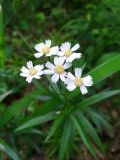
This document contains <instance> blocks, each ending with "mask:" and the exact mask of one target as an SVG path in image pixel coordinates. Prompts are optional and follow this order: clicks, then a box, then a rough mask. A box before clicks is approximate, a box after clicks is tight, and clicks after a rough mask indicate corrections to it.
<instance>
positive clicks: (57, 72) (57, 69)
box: [44, 57, 72, 83]
mask: <svg viewBox="0 0 120 160" xmlns="http://www.w3.org/2000/svg"><path fill="white" fill-rule="evenodd" d="M71 65H72V64H71V63H65V58H64V57H55V58H54V64H52V63H50V62H47V63H46V65H45V66H46V67H47V68H48V69H47V70H45V71H44V73H45V74H51V75H53V76H52V78H51V80H52V82H54V83H56V82H57V81H58V80H59V78H60V79H61V80H62V81H65V76H66V72H65V70H66V69H68V68H69V67H71Z"/></svg>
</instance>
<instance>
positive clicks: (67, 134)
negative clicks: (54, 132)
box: [58, 119, 73, 160]
mask: <svg viewBox="0 0 120 160" xmlns="http://www.w3.org/2000/svg"><path fill="white" fill-rule="evenodd" d="M72 125H73V123H72V121H71V120H70V119H69V120H67V121H66V123H65V126H64V130H63V134H62V138H61V144H60V150H59V156H58V160H63V159H64V155H65V153H66V151H67V149H68V146H69V141H70V139H71V133H72V129H73V126H72Z"/></svg>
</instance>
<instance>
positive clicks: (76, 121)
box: [71, 115, 96, 158]
mask: <svg viewBox="0 0 120 160" xmlns="http://www.w3.org/2000/svg"><path fill="white" fill-rule="evenodd" d="M71 119H72V120H73V123H74V125H75V127H76V129H77V131H78V133H79V135H80V137H81V139H82V141H83V143H84V144H85V145H86V147H87V148H88V150H89V151H90V153H91V154H92V155H93V156H94V157H95V158H96V152H95V149H94V147H93V145H92V143H91V142H90V139H89V137H88V135H87V133H86V132H85V129H84V127H83V125H82V123H81V122H80V120H79V119H78V118H77V117H76V115H71Z"/></svg>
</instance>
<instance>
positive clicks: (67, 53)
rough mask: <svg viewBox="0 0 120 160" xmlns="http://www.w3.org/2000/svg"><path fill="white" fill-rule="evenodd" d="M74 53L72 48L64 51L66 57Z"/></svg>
mask: <svg viewBox="0 0 120 160" xmlns="http://www.w3.org/2000/svg"><path fill="white" fill-rule="evenodd" d="M71 54H72V51H71V50H70V49H66V51H65V52H64V55H65V56H66V57H69V56H70V55H71Z"/></svg>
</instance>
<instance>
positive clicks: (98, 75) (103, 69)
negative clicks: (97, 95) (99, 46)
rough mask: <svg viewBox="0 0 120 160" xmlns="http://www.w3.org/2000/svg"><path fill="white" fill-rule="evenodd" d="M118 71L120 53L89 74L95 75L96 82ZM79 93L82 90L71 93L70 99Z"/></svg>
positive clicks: (119, 67)
mask: <svg viewBox="0 0 120 160" xmlns="http://www.w3.org/2000/svg"><path fill="white" fill-rule="evenodd" d="M117 71H120V55H116V56H114V57H113V58H110V59H108V61H106V62H104V63H103V64H101V65H99V66H98V67H96V68H95V69H93V70H92V71H91V72H89V73H88V74H89V75H91V76H92V77H93V82H94V84H96V83H98V82H100V81H102V80H104V79H105V78H107V77H108V76H110V75H112V74H113V73H115V72H117ZM88 74H86V75H88ZM79 94H80V90H76V91H74V92H72V93H71V94H69V96H68V99H69V100H71V99H72V98H73V97H75V96H77V95H79Z"/></svg>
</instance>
